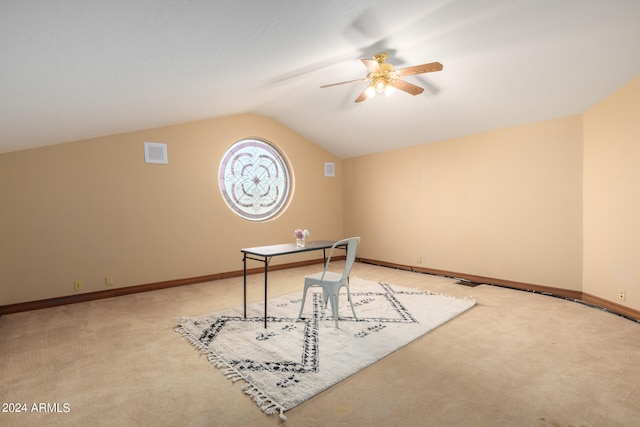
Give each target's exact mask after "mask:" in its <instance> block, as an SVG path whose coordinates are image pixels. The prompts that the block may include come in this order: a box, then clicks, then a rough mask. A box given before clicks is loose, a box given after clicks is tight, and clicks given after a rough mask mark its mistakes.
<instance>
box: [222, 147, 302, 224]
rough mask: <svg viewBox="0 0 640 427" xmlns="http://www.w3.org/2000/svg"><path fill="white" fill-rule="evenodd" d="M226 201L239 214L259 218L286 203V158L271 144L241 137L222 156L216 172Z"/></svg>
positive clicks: (270, 213) (264, 217) (287, 175)
mask: <svg viewBox="0 0 640 427" xmlns="http://www.w3.org/2000/svg"><path fill="white" fill-rule="evenodd" d="M218 181H219V184H220V191H221V192H222V197H223V198H224V200H225V202H226V203H227V205H228V206H229V207H230V208H231V209H232V210H233V211H234V212H235V213H236V214H238V215H240V216H241V217H242V218H245V219H248V220H251V221H263V220H266V219H269V218H272V217H273V216H275V215H276V214H278V213H279V212H280V211H281V210H282V209H283V208H284V207H285V206H286V204H287V200H288V199H289V192H290V188H291V177H290V173H289V168H288V166H287V162H286V161H285V159H284V157H283V156H282V154H280V152H279V151H278V150H277V149H276V148H275V147H274V146H273V145H271V144H269V143H268V142H265V141H261V140H259V139H243V140H241V141H238V142H236V143H235V144H233V145H232V146H231V147H229V149H228V150H227V152H226V153H225V154H224V156H223V157H222V161H221V162H220V170H219V172H218Z"/></svg>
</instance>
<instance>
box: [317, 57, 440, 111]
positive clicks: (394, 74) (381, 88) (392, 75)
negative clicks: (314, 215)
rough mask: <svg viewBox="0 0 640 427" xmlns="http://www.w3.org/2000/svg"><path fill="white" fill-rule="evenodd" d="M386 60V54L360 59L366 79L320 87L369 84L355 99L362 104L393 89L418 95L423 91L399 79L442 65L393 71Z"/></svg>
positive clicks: (420, 66)
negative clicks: (366, 72)
mask: <svg viewBox="0 0 640 427" xmlns="http://www.w3.org/2000/svg"><path fill="white" fill-rule="evenodd" d="M386 59H387V54H386V53H384V52H380V53H377V54H375V55H373V59H361V61H362V63H363V64H364V65H365V66H366V67H367V68H368V69H369V73H368V74H367V77H365V78H363V79H356V80H349V81H346V82H340V83H332V84H328V85H324V86H320V87H321V88H325V87H331V86H338V85H342V84H346V83H358V82H370V84H369V86H367V88H366V89H365V90H364V91H362V93H361V94H360V96H358V97H357V98H356V101H355V102H362V101H364V100H365V99H367V98H370V97H372V96H374V95H376V94H379V93H386V94H387V95H388V94H389V93H390V92H391V91H392V90H393V88H395V89H400V90H401V91H404V92H407V93H409V94H411V95H419V94H421V93H422V91H424V89H423V88H421V87H419V86H416V85H414V84H411V83H407V82H405V81H404V80H401V79H400V77H405V76H412V75H415V74H422V73H430V72H433V71H441V70H442V64H441V63H439V62H431V63H429V64H422V65H414V66H413V67H407V68H400V69H399V70H395V69H394V68H393V65H391V64H388V63H386V62H385V61H386Z"/></svg>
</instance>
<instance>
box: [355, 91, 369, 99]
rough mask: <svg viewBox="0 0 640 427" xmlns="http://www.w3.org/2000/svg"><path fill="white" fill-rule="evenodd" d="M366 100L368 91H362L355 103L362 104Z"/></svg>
mask: <svg viewBox="0 0 640 427" xmlns="http://www.w3.org/2000/svg"><path fill="white" fill-rule="evenodd" d="M365 99H367V89H365V90H363V91H362V93H361V94H360V95H359V96H358V97H357V98H356V101H355V102H362V101H364V100H365Z"/></svg>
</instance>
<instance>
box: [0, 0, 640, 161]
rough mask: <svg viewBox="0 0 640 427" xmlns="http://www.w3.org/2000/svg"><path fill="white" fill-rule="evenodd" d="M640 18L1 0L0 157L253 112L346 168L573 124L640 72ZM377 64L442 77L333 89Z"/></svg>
mask: <svg viewBox="0 0 640 427" xmlns="http://www.w3.org/2000/svg"><path fill="white" fill-rule="evenodd" d="M639 22H640V1H638V0H607V1H603V0H383V1H372V0H340V1H338V0H320V1H319V0H252V1H248V0H237V1H233V2H232V1H222V0H216V1H213V0H109V1H104V0H85V1H78V0H57V1H42V0H20V1H16V0H0V153H2V152H10V151H17V150H23V149H27V148H31V147H37V146H43V145H49V144H57V143H61V142H67V141H73V140H78V139H85V138H90V137H96V136H103V135H111V134H116V133H122V132H128V131H134V130H141V129H147V128H154V127H159V126H165V125H171V124H176V123H184V122H189V121H195V120H201V119H207V118H213V117H220V116H226V115H232V114H237V113H247V112H252V113H256V114H262V115H266V116H269V117H272V118H274V119H276V120H278V121H279V122H281V123H283V124H284V125H286V126H288V127H289V128H291V129H293V130H294V131H296V132H298V133H300V134H302V135H304V136H305V137H307V138H309V139H310V140H312V141H314V142H315V143H317V144H319V145H320V146H323V147H325V148H326V149H327V150H329V151H330V152H332V153H334V154H336V155H338V156H339V157H341V158H349V157H354V156H358V155H363V154H368V153H374V152H380V151H386V150H390V149H394V148H398V147H404V146H410V145H416V144H423V143H428V142H433V141H439V140H444V139H449V138H454V137H459V136H464V135H469V134H474V133H478V132H482V131H487V130H492V129H498V128H504V127H509V126H514V125H519V124H524V123H532V122H537V121H541V120H547V119H552V118H557V117H565V116H569V115H573V114H579V113H582V112H584V111H585V110H587V109H588V108H590V107H591V106H593V105H594V104H596V103H598V102H599V101H600V100H602V99H603V98H605V97H606V96H607V95H609V94H611V93H612V92H613V91H615V90H616V89H618V88H619V87H621V86H622V85H624V84H625V83H627V82H628V81H630V80H631V79H633V78H634V77H635V76H637V75H639V74H640V48H639V46H640V24H639ZM379 51H386V52H387V53H389V60H388V62H391V63H393V64H394V65H396V67H397V68H401V67H403V66H410V65H417V64H422V63H427V62H433V61H439V62H441V63H442V64H444V70H443V71H441V72H436V73H429V74H423V75H420V76H412V77H407V78H406V80H407V81H409V82H411V83H414V84H417V85H419V86H422V87H424V88H425V91H424V92H423V93H422V94H421V95H418V96H415V97H414V96H411V95H408V94H406V93H403V92H396V93H395V94H394V95H393V96H391V97H388V98H373V99H369V100H367V101H365V102H363V103H359V104H355V103H354V102H353V101H354V100H355V98H356V97H357V96H358V94H359V93H360V92H361V91H362V90H363V89H364V87H365V86H366V85H365V84H364V83H354V84H350V85H342V86H336V87H331V88H325V89H320V86H321V85H323V84H327V83H334V82H340V81H344V80H352V79H357V78H361V77H365V75H366V72H367V70H366V68H365V67H364V65H363V64H362V63H361V62H360V61H359V59H360V58H363V57H369V58H370V57H372V55H373V54H375V53H377V52H379ZM252 136H253V135H252ZM274 142H275V143H276V144H277V141H274Z"/></svg>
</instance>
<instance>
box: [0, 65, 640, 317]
mask: <svg viewBox="0 0 640 427" xmlns="http://www.w3.org/2000/svg"><path fill="white" fill-rule="evenodd" d="M639 113H640V77H638V78H636V79H635V80H633V81H632V82H630V83H629V84H628V85H626V86H625V87H623V88H621V89H620V90H619V91H617V92H615V93H614V94H612V95H611V96H610V97H608V98H607V99H605V100H604V101H602V102H601V103H599V104H598V105H597V106H595V107H594V108H592V109H591V110H589V111H588V112H586V113H585V114H584V115H578V116H572V117H566V118H562V119H557V120H550V121H545V122H541V123H535V124H529V125H523V126H518V127H514V128H509V129H502V130H498V131H494V132H487V133H483V134H479V135H473V136H469V137H465V138H458V139H454V140H449V141H442V142H438V143H431V144H423V145H418V146H415V147H411V148H405V149H399V150H394V151H390V152H386V153H380V154H374V155H368V156H362V157H357V158H352V159H347V160H345V161H340V160H339V159H337V158H336V157H335V156H333V155H331V154H329V153H327V152H326V151H324V150H322V149H321V148H319V147H318V146H316V145H315V144H313V143H312V142H310V141H308V140H306V139H304V138H302V137H301V136H299V135H297V134H295V133H294V132H292V131H291V130H289V129H287V128H286V127H284V126H282V125H281V124H279V123H277V122H275V121H273V120H271V119H268V118H264V117H259V116H254V115H239V116H233V117H227V118H223V119H216V120H206V121H201V122H197V123H191V124H185V125H180V126H170V127H165V128H159V129H151V130H146V131H140V132H133V133H128V134H123V135H115V136H109V137H104V138H96V139H93V140H88V141H80V142H71V143H67V144H61V145H57V146H50V147H44V148H39V149H34V150H27V151H22V152H16V153H8V154H4V155H0V207H1V208H2V209H1V210H0V233H1V234H0V235H1V236H2V239H1V241H0V262H1V263H2V265H1V268H0V305H4V304H12V303H18V302H23V301H32V300H38V299H44V298H51V297H60V296H64V295H69V294H73V290H72V288H73V281H74V280H75V279H82V280H83V282H84V292H91V291H98V290H104V289H105V287H104V276H105V275H110V276H113V278H114V287H118V286H132V285H138V284H144V283H152V282H156V281H164V280H172V279H181V278H188V277H195V276H200V275H207V274H214V273H223V272H228V271H235V270H239V269H240V268H241V261H240V259H241V258H240V255H239V250H240V248H242V247H247V246H257V245H263V244H270V243H274V242H287V241H290V240H292V231H293V229H294V228H296V227H306V228H309V229H310V230H311V232H312V239H324V238H327V239H337V238H340V237H345V236H350V235H359V236H362V238H363V240H362V244H361V247H360V250H359V255H360V256H362V257H365V258H371V259H377V260H381V261H386V262H393V263H398V264H405V265H414V266H419V267H425V268H433V269H440V270H447V271H453V272H459V273H465V274H472V275H478V276H487V277H493V278H498V279H503V280H512V281H517V282H525V283H531V284H537V285H542V286H550V287H557V288H563V289H568V290H576V291H583V292H585V293H587V294H590V295H593V296H596V297H598V298H602V299H605V300H608V301H612V302H616V303H620V304H624V305H627V306H628V307H630V308H632V309H636V310H638V309H640V268H638V267H637V264H638V263H637V259H640V249H639V245H638V244H637V242H636V237H637V236H638V235H640V225H638V220H637V218H638V217H640V199H639V198H638V190H637V187H638V182H640V172H639V169H638V167H637V159H638V158H640V155H639V154H640V145H639V144H638V141H640V127H638V125H637V118H638V116H639V115H640V114H639ZM248 136H259V137H263V138H265V139H268V140H270V141H272V142H274V143H275V144H276V145H278V146H279V147H280V148H281V149H282V151H283V152H284V153H285V154H286V155H287V156H288V158H289V161H290V163H291V165H292V168H293V171H294V173H295V177H296V188H295V195H294V197H293V201H292V203H291V206H290V207H289V209H288V210H287V211H286V213H285V214H284V215H282V216H281V217H279V218H277V219H275V220H273V221H270V222H266V223H251V222H248V221H245V220H242V219H240V218H238V217H237V216H235V215H234V214H233V213H232V212H231V211H230V210H229V209H228V208H227V207H226V205H225V204H224V202H223V201H222V198H221V196H220V192H219V190H218V187H217V181H216V173H217V169H218V164H219V161H220V158H221V156H222V154H223V152H224V151H225V149H226V148H227V147H228V146H229V145H231V144H232V143H233V142H235V141H236V140H238V139H241V138H244V137H248ZM144 141H157V142H164V143H167V144H168V150H169V165H148V164H145V163H144V162H143V142H144ZM324 161H334V162H335V164H336V173H337V176H336V177H335V178H325V177H324V176H323V163H324ZM343 195H344V200H343ZM310 206H314V208H310ZM316 206H322V209H319V208H317V207H316ZM298 259H304V257H298V258H295V260H298ZM288 261H293V259H289V258H283V259H280V260H275V262H288ZM620 288H625V289H626V290H627V301H626V302H622V301H620V300H619V299H618V296H617V294H618V290H619V289H620Z"/></svg>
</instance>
